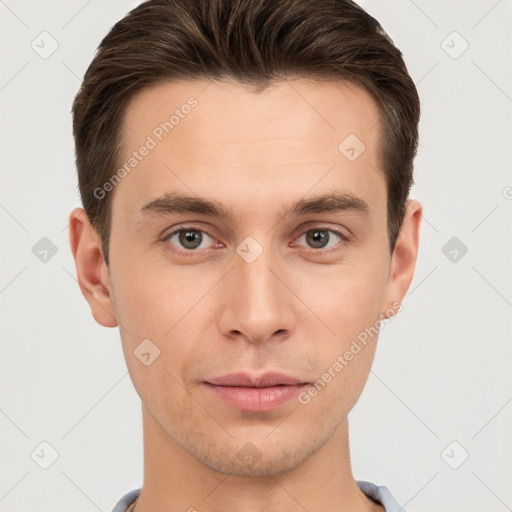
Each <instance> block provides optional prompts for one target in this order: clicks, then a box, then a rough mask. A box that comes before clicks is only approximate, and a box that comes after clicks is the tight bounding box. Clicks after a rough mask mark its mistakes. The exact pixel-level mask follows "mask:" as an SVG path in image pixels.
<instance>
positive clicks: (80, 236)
mask: <svg viewBox="0 0 512 512" xmlns="http://www.w3.org/2000/svg"><path fill="white" fill-rule="evenodd" d="M69 242H70V245H71V252H72V253H73V258H74V260H75V267H76V273H77V278H78V284H79V286H80V290H81V291H82V294H83V296H84V297H85V299H86V300H87V302H88V303H89V306H90V308H91V312H92V315H93V317H94V319H95V320H96V322H98V323H99V324H100V325H103V326H104V327H116V326H117V325H118V323H117V319H116V316H115V310H114V307H113V303H112V298H111V294H110V281H109V277H108V270H107V267H106V264H105V261H104V259H103V253H102V250H101V242H100V237H99V236H98V234H97V232H96V230H95V229H94V227H93V226H92V225H91V223H90V221H89V218H88V217H87V214H86V212H85V210H84V209H83V208H75V209H74V210H73V211H72V212H71V214H70V216H69Z"/></svg>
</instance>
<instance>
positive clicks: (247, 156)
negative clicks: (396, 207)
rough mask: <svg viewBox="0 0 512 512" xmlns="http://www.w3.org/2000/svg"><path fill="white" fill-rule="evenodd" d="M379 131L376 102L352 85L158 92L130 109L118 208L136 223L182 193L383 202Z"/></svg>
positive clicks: (164, 88) (225, 85)
mask: <svg viewBox="0 0 512 512" xmlns="http://www.w3.org/2000/svg"><path fill="white" fill-rule="evenodd" d="M379 129H380V126H379V112H378V107H377V105H376V102H375V101H374V100H373V98H372V97H371V96H370V94H369V93H367V92H366V91H365V90H364V89H363V88H361V87H359V86H357V85H355V84H352V83H346V82H329V83H316V82H312V81H309V82H308V81H304V80H301V81H299V80H297V81H284V82H279V83H277V84H275V85H273V86H271V87H270V88H268V89H266V90H264V91H262V92H259V93H255V92H254V90H253V89H251V88H249V87H247V86H243V85H241V84H239V83H237V82H234V81H231V80H223V81H219V82H209V81H202V80H196V81H177V82H165V83H159V84H156V85H152V86H150V87H147V88H145V89H144V90H142V91H141V92H139V93H138V94H137V95H136V96H134V98H132V100H131V101H130V103H129V105H128V107H127V110H126V113H125V117H124V125H123V135H124V147H123V153H122V162H120V165H121V166H124V168H125V170H126V171H127V172H125V173H123V175H124V176H125V177H123V179H122V180H121V182H120V183H119V184H118V185H117V186H116V190H115V194H114V202H117V203H119V204H120V205H121V206H122V207H123V208H124V210H125V211H126V213H131V214H135V212H137V211H138V210H139V209H140V207H142V205H143V204H144V203H146V202H147V201H148V200H150V199H153V198H155V197H157V196H159V195H162V194H163V193H168V192H173V191H178V192H187V193H189V195H190V194H192V195H199V196H210V197H212V196H215V197H217V198H218V199H219V200H220V201H229V200H231V201H232V202H233V201H235V200H236V199H237V198H238V200H239V201H240V203H241V204H242V203H244V199H246V198H252V199H254V198H255V197H259V198H267V197H268V198H271V197H273V198H274V199H276V198H281V199H282V198H283V197H284V196H287V195H289V196H290V197H293V198H294V199H297V195H298V196H299V197H300V196H303V195H305V194H307V192H308V190H312V189H313V188H314V189H315V190H314V191H315V192H321V191H325V190H327V189H329V188H332V187H335V188H340V186H342V187H343V186H345V188H346V189H347V191H348V192H349V193H355V192H356V191H357V190H359V192H360V191H361V190H365V191H366V193H369V194H371V193H372V191H373V192H374V193H382V191H383V190H382V185H383V183H384V180H383V176H382V172H381V171H380V163H379V159H378V147H377V140H378V135H379ZM144 148H147V149H144ZM142 153H144V155H142ZM141 155H142V156H141ZM127 163H129V164H130V165H126V164H127ZM131 164H133V165H131ZM234 191H236V197H233V192H234ZM117 196H119V199H118V198H117Z"/></svg>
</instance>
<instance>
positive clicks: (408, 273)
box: [383, 199, 423, 318]
mask: <svg viewBox="0 0 512 512" xmlns="http://www.w3.org/2000/svg"><path fill="white" fill-rule="evenodd" d="M422 213H423V207H422V205H421V204H420V203H419V202H418V201H416V200H415V199H409V200H408V201H407V203H406V212H405V216H404V220H403V222H402V227H401V229H400V234H399V236H398V239H397V241H396V245H395V249H394V251H393V255H392V258H391V266H390V277H389V282H388V290H387V298H386V308H387V309H386V311H390V310H391V309H396V307H395V308H394V307H393V305H396V304H401V303H402V301H403V298H404V297H405V294H406V293H407V290H408V289H409V286H410V285H411V282H412V279H413V277H414V269H415V268H416V260H417V257H418V249H419V240H420V227H421V217H422ZM383 314H384V315H385V317H386V318H388V317H389V315H386V314H385V313H383Z"/></svg>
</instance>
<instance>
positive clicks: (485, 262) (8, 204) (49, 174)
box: [0, 0, 512, 512]
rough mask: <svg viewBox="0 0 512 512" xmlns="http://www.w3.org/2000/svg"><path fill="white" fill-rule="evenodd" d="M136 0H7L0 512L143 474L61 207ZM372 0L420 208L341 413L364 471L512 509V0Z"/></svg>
mask: <svg viewBox="0 0 512 512" xmlns="http://www.w3.org/2000/svg"><path fill="white" fill-rule="evenodd" d="M138 3H139V2H136V1H133V0H132V1H127V0H115V1H114V0H108V1H100V0H89V1H86V0H73V1H70V0H66V1H64V0H61V1H54V0H47V1H45V2H41V1H36V0H33V1H28V0H17V1H15V0H0V38H1V41H0V52H1V71H0V108H1V118H2V119H1V125H0V126H1V134H0V137H1V139H0V140H1V151H0V169H1V182H0V226H1V243H0V257H1V273H0V305H1V310H0V311H1V313H0V314H1V368H0V380H1V382H0V391H1V395H0V400H1V401H0V429H1V437H0V449H1V455H0V511H1V512H32V511H52V512H65V511H69V510H74V511H75V512H94V511H96V510H100V511H109V510H111V508H112V506H113V505H114V504H115V503H116V502H117V501H118V499H119V498H120V497H121V496H122V495H123V494H124V493H126V492H127V491H129V490H131V489H134V488H136V487H140V485H141V484H142V426H141V411H140V399H139V397H138V395H137V393H136V392H135V390H134V388H133V385H132V383H131V381H130V379H129V376H128V374H127V369H126V365H125V361H124V357H123V354H122V350H121V342H120V337H119V330H118V328H114V329H107V328H104V327H101V326H99V325H98V324H97V323H96V322H95V321H94V319H93V317H92V315H91V313H90V310H89V306H88V304H87V303H86V301H85V299H84V298H83V296H82V294H81V292H80V289H79V287H78V283H77V281H76V272H75V267H74V261H73V258H72V255H71V251H70V248H69V239H68V237H69V233H68V226H67V224H68V215H69V213H70V211H71V210H72V209H73V208H74V207H76V206H80V199H79V195H78V189H77V178H76V171H75V167H74V145H73V138H72V131H71V114H70V109H71V103H72V100H73V97H74V95H75V94H76V92H77V90H78V88H79V86H80V83H81V78H82V76H83V73H84V72H85V70H86V68H87V66H88V65H89V63H90V61H91V59H92V57H93V54H94V52H95V49H96V47H97V45H98V44H99V42H100V40H101V39H102V38H103V36H104V35H105V34H106V33H107V32H108V30H109V29H110V27H111V26H112V25H113V24H114V23H115V22H116V21H117V20H118V19H119V18H121V17H122V16H123V15H124V14H125V13H126V12H127V11H128V10H130V9H131V8H132V7H134V6H135V5H137V4H138ZM361 4H362V5H363V7H365V8H366V9H367V10H368V11H369V12H370V13H371V14H372V15H373V16H375V17H376V18H377V19H378V20H379V21H380V22H381V23H382V25H383V26H384V28H385V29H386V30H387V31H388V33H389V35H390V36H391V37H392V38H393V40H394V41H395V43H396V44H397V46H398V47H399V48H400V49H401V50H402V52H403V54H404V57H405V60H406V63H407V65H408V68H409V71H410V73H411V76H412V77H413V79H414V81H415V82H416V84H417V87H418V90H419V94H420V97H421V100H422V120H421V127H420V128H421V144H420V147H419V152H418V157H417V159H416V165H415V186H414V188H413V191H412V194H411V196H412V197H413V198H415V199H418V200H420V201H421V202H422V204H423V206H424V221H423V226H422V232H421V237H422V238H421V246H420V254H419V259H418V263H417V268H416V275H415V279H414V281H413V283H412V285H411V288H410V291H409V293H408V295H407V297H406V299H405V301H404V307H403V311H402V312H401V314H400V315H399V317H398V318H397V319H395V320H393V321H392V322H390V323H389V324H388V325H387V326H386V328H385V329H383V331H382V333H381V335H380V339H379V342H378V350H377V354H376V358H375V363H374V367H373V371H372V373H371V374H370V377H369V379H368V383H367V386H366V388H365V390H364V392H363V395H362V396H361V399H360V400H359V402H358V403H357V404H356V406H355V407H354V409H353V411H352V412H351V415H350V425H351V448H352V464H353V472H354V476H355V477H356V478H357V479H363V480H370V481H372V482H374V483H377V484H380V485H386V486H387V487H389V489H390V490H391V492H392V493H393V494H394V496H395V497H396V499H397V500H398V501H399V502H400V503H401V505H403V506H404V507H405V508H406V509H407V510H409V511H425V512H434V511H435V512H443V511H446V512H448V511H450V512H473V511H475V512H476V511H481V512H483V511H485V512H502V511H506V510H511V509H512V487H511V485H510V482H511V476H512V474H511V473H512V471H511V469H512V437H511V436H510V432H512V403H511V402H512V386H511V380H512V378H511V373H512V372H511V352H512V348H511V347H512V344H511V333H512V328H511V310H512V285H511V284H512V279H511V277H512V273H511V262H512V257H511V256H512V254H511V252H512V251H511V245H512V244H511V236H510V234H511V233H512V229H511V228H512V226H511V224H512V222H511V212H512V175H511V171H510V169H511V164H512V158H511V141H512V138H511V136H512V126H511V125H512V122H511V121H512V115H511V113H512V71H511V66H510V62H512V59H511V53H512V52H511V43H512V30H511V29H512V23H511V20H512V0H499V1H497V0H478V1H476V0H472V1H468V0H464V1H463V0H451V1H450V2H446V1H441V0H437V1H433V0H429V1H427V0H415V1H412V0H393V1H389V0H388V1H386V2H383V1H379V0H371V1H370V0H365V1H362V2H361ZM42 39H43V40H44V44H42V43H41V42H40V41H41V40H42ZM45 52H46V53H45ZM41 248H43V249H44V250H46V251H48V252H47V253H44V254H45V256H44V257H43V260H44V259H46V260H45V261H43V260H42V259H41V258H42V257H41V254H42V253H41V251H43V249H41ZM44 465H49V466H48V467H47V468H46V469H45V468H44V467H42V466H44ZM308 512H313V511H308Z"/></svg>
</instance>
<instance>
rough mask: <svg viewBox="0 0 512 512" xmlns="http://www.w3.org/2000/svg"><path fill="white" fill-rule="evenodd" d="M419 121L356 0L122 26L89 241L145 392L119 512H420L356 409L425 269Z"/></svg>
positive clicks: (88, 169) (172, 5) (108, 44)
mask: <svg viewBox="0 0 512 512" xmlns="http://www.w3.org/2000/svg"><path fill="white" fill-rule="evenodd" d="M419 112H420V111H419V100H418V96H417V92H416V89H415V87H414V83H413V82H412V80H411V78H410V76H409V74H408V73H407V70H406V67H405V64H404V62H403V60H402V57H401V54H400V52H399V51H398V50H397V49H396V48H395V47H394V46H393V44H392V42H391V40H390V39H389V38H388V37H387V36H386V35H385V33H384V31H383V30H382V28H381V27H380V25H379V24H378V23H377V22H376V21H375V20H374V19H373V18H372V17H370V16H369V15H368V14H367V13H365V12H364V11H363V10H362V9H361V8H359V7H358V6H357V5H356V4H354V3H352V2H350V1H347V0H334V1H333V0H260V1H256V0H196V1H194V2H190V1H189V0H150V1H148V2H145V3H142V4H141V5H140V6H138V7H137V8H135V9H134V10H133V11H131V12H130V13H129V14H128V15H127V16H126V17H125V18H124V19H122V20H121V21H119V22H118V23H117V24H116V25H115V26H114V27H113V28H112V29H111V31H110V33H109V34H108V35H107V36H106V37H105V38H104V40H103V41H102V42H101V44H100V47H99V50H98V53H97V55H96V56H95V58H94V60H93V62H92V64H91V65H90V67H89V69H88V70H87V72H86V74H85V77H84V82H83V84H82V87H81V89H80V91H79V93H78V95H77V97H76V99H75V102H74V105H73V115H74V136H75V142H76V156H77V168H78V177H79V187H80V193H81V197H82V202H83V205H84V209H82V208H77V209H75V210H73V212H71V215H70V243H71V248H72V252H73V256H74V258H75V262H76V269H77V275H78V280H79V283H80V288H81V290H82V292H83V294H84V296H85V298H86V299H87V301H88V303H89V305H90V307H91V311H92V314H93V316H94V318H95V320H96V321H97V322H98V323H100V324H101V325H103V326H105V327H115V326H119V329H120V334H121V340H122V346H123V351H124V355H125V358H126V363H127V367H128V370H129V371H130V375H131V378H132V381H133V384H134V386H135V389H136V390H137V392H138V394H139V396H140V397H141V400H142V419H143V431H144V483H143V486H142V489H141V490H140V489H135V490H133V491H131V492H129V493H128V494H126V495H125V496H123V497H122V498H121V500H120V501H119V502H118V503H117V505H116V506H115V508H114V511H115V512H125V511H130V512H133V511H136V512H150V511H152V512H156V511H161V512H163V511H166V512H174V511H186V510H188V511H194V510H198V511H199V512H202V511H221V510H222V511H224V510H237V511H242V512H243V511H261V512H263V511H265V512H269V511H271V512H272V511H280V512H283V511H290V512H291V511H298V510H307V511H309V512H312V511H316V510H318V511H320V510H321V511H323V512H326V511H333V512H334V511H337V512H342V511H343V512H349V511H350V512H362V511H370V510H371V511H381V512H382V511H384V510H386V511H388V512H390V511H397V510H403V509H401V507H400V506H399V505H398V503H397V502H396V500H395V499H394V498H393V496H392V494H391V493H390V491H389V490H388V489H387V488H386V487H385V486H378V485H375V484H373V483H371V482H367V481H356V480H355V479H354V477H353V476H352V472H351V462H350V451H349V441H348V434H349V432H348V420H347V416H348V413H349V411H350V410H351V409H352V407H353V406H354V404H355V403H356V401H357V400H358V398H359V396H360V394H361V392H362V390H363V387H364V385H365V383H366V380H367V377H368V374H369V371H370V368H371V364H372V361H373V357H374V354H375V348H376V343H377V338H378V331H379V329H380V328H381V327H382V325H383V324H384V323H385V322H387V321H389V320H390V319H391V318H392V317H393V316H394V315H395V314H396V312H398V311H399V309H400V308H401V302H402V299H403V297H404V296H405V294H406V292H407V289H408V287H409V285H410V283H411V280H412V278H413V273H414V267H415V263H416V257H417V252H418V244H419V232H420V222H421V213H422V207H421V205H420V203H418V202H417V201H415V200H412V199H409V198H408V195H409V190H410V187H411V184H412V170H413V159H414V156H415V152H416V147H417V139H418V132H417V126H418V121H419ZM127 428H130V427H129V426H127Z"/></svg>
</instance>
